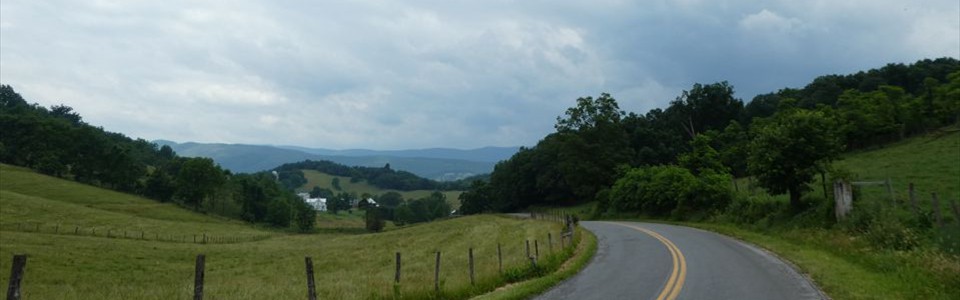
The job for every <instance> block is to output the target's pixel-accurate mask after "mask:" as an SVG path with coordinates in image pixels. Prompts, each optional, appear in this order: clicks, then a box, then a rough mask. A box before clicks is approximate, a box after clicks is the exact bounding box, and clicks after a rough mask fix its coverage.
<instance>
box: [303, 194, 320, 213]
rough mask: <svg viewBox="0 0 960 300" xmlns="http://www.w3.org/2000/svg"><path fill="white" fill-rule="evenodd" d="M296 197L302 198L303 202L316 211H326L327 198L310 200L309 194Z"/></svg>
mask: <svg viewBox="0 0 960 300" xmlns="http://www.w3.org/2000/svg"><path fill="white" fill-rule="evenodd" d="M297 196H300V198H303V202H306V203H307V205H310V207H313V209H314V210H316V211H327V198H310V194H309V193H297Z"/></svg>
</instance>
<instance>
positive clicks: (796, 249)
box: [679, 222, 960, 299]
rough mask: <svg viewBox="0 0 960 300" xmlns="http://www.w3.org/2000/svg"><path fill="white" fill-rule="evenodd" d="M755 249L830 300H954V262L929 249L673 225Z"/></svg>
mask: <svg viewBox="0 0 960 300" xmlns="http://www.w3.org/2000/svg"><path fill="white" fill-rule="evenodd" d="M679 224H680V225H686V226H690V227H697V228H701V229H706V230H711V231H715V232H718V233H722V234H725V235H728V236H732V237H736V238H739V239H741V240H744V241H747V242H750V243H753V244H756V245H759V246H761V247H763V248H766V249H768V250H770V251H771V252H774V253H777V254H778V255H780V256H781V257H783V258H785V259H787V260H789V261H791V262H793V263H794V264H795V265H796V266H797V267H798V268H800V269H801V271H802V272H804V273H806V274H808V275H809V276H810V277H811V278H812V279H813V280H814V282H816V284H817V285H818V286H819V287H820V288H821V289H823V291H824V292H825V293H826V294H827V295H829V296H830V297H831V298H833V299H956V298H955V297H956V296H957V295H960V261H958V260H957V259H956V258H951V257H949V256H946V255H944V254H942V253H940V252H937V251H932V250H930V249H923V250H918V251H889V250H879V249H872V248H871V247H870V246H869V245H868V244H867V243H865V242H864V241H863V240H862V239H860V238H857V237H853V236H850V235H848V234H845V233H843V232H841V231H838V230H825V229H802V228H795V229H774V230H757V229H749V228H743V227H738V226H734V225H730V224H717V223H686V222H684V223H679Z"/></svg>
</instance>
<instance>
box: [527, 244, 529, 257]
mask: <svg viewBox="0 0 960 300" xmlns="http://www.w3.org/2000/svg"><path fill="white" fill-rule="evenodd" d="M527 257H530V240H527Z"/></svg>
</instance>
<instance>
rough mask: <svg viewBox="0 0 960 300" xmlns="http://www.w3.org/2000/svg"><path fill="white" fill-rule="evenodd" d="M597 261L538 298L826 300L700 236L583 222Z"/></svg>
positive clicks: (745, 251)
mask: <svg viewBox="0 0 960 300" xmlns="http://www.w3.org/2000/svg"><path fill="white" fill-rule="evenodd" d="M580 224H581V225H582V226H583V227H586V228H587V229H589V230H590V231H592V232H593V233H594V234H595V235H596V236H597V243H598V244H597V254H596V255H595V256H594V258H593V260H592V261H591V262H590V264H589V265H587V267H586V268H584V269H583V270H582V271H581V272H580V273H579V274H577V275H576V276H574V277H572V278H570V279H568V280H567V281H564V282H562V283H560V285H558V286H556V287H554V288H553V289H551V290H549V291H547V292H546V293H544V294H543V295H540V296H539V297H537V298H536V299H718V300H719V299H738V300H751V299H778V300H781V299H782V300H789V299H823V298H825V297H824V296H823V295H822V294H821V293H820V292H819V290H818V289H817V288H816V287H815V286H814V285H813V284H812V283H811V282H810V281H809V280H808V279H807V278H806V277H804V276H802V275H800V274H799V273H797V271H796V270H794V269H793V268H792V267H791V266H790V265H788V264H786V263H784V262H783V261H781V260H780V259H779V258H777V257H775V256H773V255H771V254H769V253H768V252H766V251H764V250H762V249H758V248H756V247H754V246H751V245H747V244H745V243H742V242H740V241H737V240H735V239H732V238H730V237H726V236H723V235H719V234H716V233H712V232H708V231H703V230H699V229H694V228H689V227H682V226H672V225H664V224H650V223H635V222H581V223H580Z"/></svg>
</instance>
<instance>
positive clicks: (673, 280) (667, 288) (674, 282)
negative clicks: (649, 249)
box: [608, 222, 687, 300]
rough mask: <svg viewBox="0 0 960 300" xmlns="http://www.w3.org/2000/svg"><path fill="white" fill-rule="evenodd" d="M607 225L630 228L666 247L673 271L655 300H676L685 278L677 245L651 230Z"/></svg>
mask: <svg viewBox="0 0 960 300" xmlns="http://www.w3.org/2000/svg"><path fill="white" fill-rule="evenodd" d="M608 223H610V224H616V225H620V226H626V227H630V228H633V229H635V230H637V231H640V232H643V233H646V234H647V235H650V236H652V237H653V238H655V239H657V240H659V241H660V242H661V243H663V245H664V246H667V250H669V251H670V256H671V257H673V271H672V272H671V273H670V278H669V279H667V284H666V285H664V286H663V291H661V292H660V295H659V296H657V300H674V299H677V296H678V295H680V290H681V289H683V282H684V281H685V280H686V278H687V260H686V258H684V257H683V252H680V248H677V245H674V244H673V242H671V241H670V240H668V239H667V238H665V237H663V236H662V235H660V234H659V233H656V232H654V231H652V230H649V229H646V228H643V227H639V226H634V225H628V224H623V223H613V222H608Z"/></svg>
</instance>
